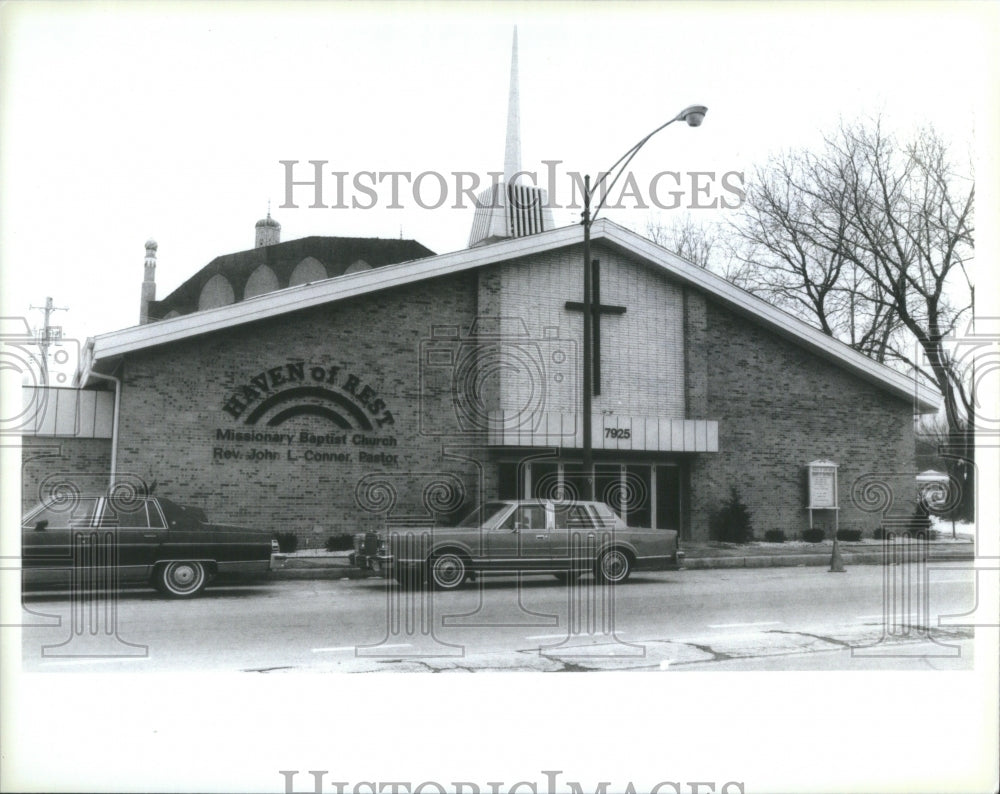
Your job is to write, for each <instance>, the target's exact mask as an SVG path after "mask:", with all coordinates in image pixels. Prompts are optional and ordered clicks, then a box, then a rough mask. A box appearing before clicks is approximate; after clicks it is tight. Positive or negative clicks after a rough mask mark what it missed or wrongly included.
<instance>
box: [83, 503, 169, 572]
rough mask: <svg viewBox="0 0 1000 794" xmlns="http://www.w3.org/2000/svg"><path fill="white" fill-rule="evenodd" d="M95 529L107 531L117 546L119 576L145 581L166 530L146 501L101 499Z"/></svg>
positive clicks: (152, 507) (161, 520) (158, 515)
mask: <svg viewBox="0 0 1000 794" xmlns="http://www.w3.org/2000/svg"><path fill="white" fill-rule="evenodd" d="M98 526H99V527H100V528H101V529H103V530H106V531H110V533H111V537H113V539H114V541H115V543H116V545H117V560H118V570H119V576H120V577H121V578H122V579H123V580H126V579H146V578H147V577H148V576H149V573H150V571H151V569H152V565H153V563H154V562H156V557H157V552H158V549H159V547H160V544H161V543H163V541H164V536H165V534H166V529H165V527H164V522H163V519H162V517H161V516H160V514H159V511H158V510H157V508H156V503H155V502H154V501H152V500H150V499H137V500H120V499H114V498H111V499H102V500H101V513H100V520H99V522H98Z"/></svg>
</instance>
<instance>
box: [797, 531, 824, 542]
mask: <svg viewBox="0 0 1000 794" xmlns="http://www.w3.org/2000/svg"><path fill="white" fill-rule="evenodd" d="M825 538H826V530H825V529H807V530H805V531H804V532H803V533H802V540H804V541H805V542H806V543H819V542H820V541H821V540H824V539H825Z"/></svg>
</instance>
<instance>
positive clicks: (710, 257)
mask: <svg viewBox="0 0 1000 794" xmlns="http://www.w3.org/2000/svg"><path fill="white" fill-rule="evenodd" d="M646 236H647V237H648V238H649V239H650V240H652V241H653V242H654V243H656V244H657V245H659V246H661V247H663V248H666V249H667V250H668V251H671V252H673V253H675V254H677V256H679V257H681V258H682V259H686V260H687V261H688V262H691V263H692V264H695V265H698V267H703V268H705V269H706V270H711V271H712V272H713V273H716V274H717V275H720V276H722V277H723V278H725V279H726V280H727V281H731V282H732V283H733V284H736V285H737V286H740V287H743V288H744V289H748V288H750V287H751V286H752V280H751V279H750V278H749V268H747V267H746V266H744V264H743V263H742V262H741V261H740V260H739V259H737V258H735V257H734V256H733V251H732V242H731V240H730V234H729V231H728V228H727V227H726V226H723V225H721V224H706V223H696V222H695V221H694V220H692V218H691V216H690V215H685V216H684V217H682V218H674V219H673V220H672V221H671V222H670V223H669V224H667V223H664V222H663V221H662V220H661V219H660V218H655V219H654V218H650V219H649V220H647V222H646Z"/></svg>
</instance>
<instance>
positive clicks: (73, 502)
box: [29, 497, 97, 528]
mask: <svg viewBox="0 0 1000 794" xmlns="http://www.w3.org/2000/svg"><path fill="white" fill-rule="evenodd" d="M96 507H97V498H96V497H93V498H91V497H85V498H83V499H66V500H65V501H61V502H50V503H49V504H48V505H47V506H46V507H45V508H43V509H42V510H40V511H39V512H38V513H36V514H35V515H33V516H32V517H31V519H30V522H29V523H30V524H31V525H32V526H35V525H36V524H38V522H39V521H47V522H48V525H49V527H52V528H55V527H68V526H70V524H71V523H72V524H89V523H90V521H91V519H92V518H93V517H94V510H95V508H96Z"/></svg>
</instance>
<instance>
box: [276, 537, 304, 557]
mask: <svg viewBox="0 0 1000 794" xmlns="http://www.w3.org/2000/svg"><path fill="white" fill-rule="evenodd" d="M276 537H277V538H278V550H279V551H280V552H282V553H283V554H292V553H293V552H294V551H295V550H296V549H297V548H298V547H299V536H298V535H296V534H295V533H294V532H278V533H276Z"/></svg>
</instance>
